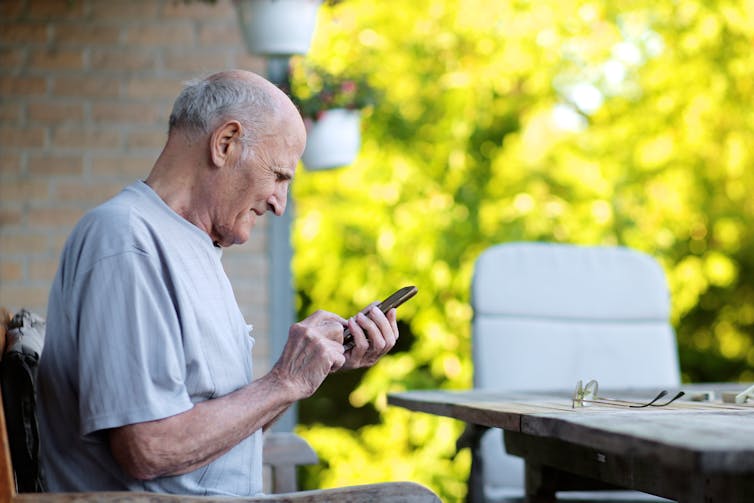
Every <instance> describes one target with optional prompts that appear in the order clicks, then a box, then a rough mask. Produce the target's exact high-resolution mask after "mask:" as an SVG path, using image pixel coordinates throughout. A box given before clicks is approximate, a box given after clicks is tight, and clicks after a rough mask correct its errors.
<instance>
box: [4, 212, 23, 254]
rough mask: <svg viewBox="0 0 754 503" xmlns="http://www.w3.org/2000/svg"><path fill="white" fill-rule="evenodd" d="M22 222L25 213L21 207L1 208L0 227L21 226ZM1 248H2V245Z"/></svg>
mask: <svg viewBox="0 0 754 503" xmlns="http://www.w3.org/2000/svg"><path fill="white" fill-rule="evenodd" d="M22 223H23V213H22V212H21V209H20V208H0V228H1V227H11V226H16V225H19V226H20V225H21V224H22ZM0 240H2V239H0ZM0 249H2V246H0Z"/></svg>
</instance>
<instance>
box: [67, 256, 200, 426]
mask: <svg viewBox="0 0 754 503" xmlns="http://www.w3.org/2000/svg"><path fill="white" fill-rule="evenodd" d="M75 289H76V292H75V294H74V297H75V298H77V299H78V302H76V303H75V304H74V306H73V308H74V309H77V311H78V312H77V313H72V319H74V320H80V321H79V326H78V327H76V334H77V341H76V343H77V350H78V356H79V357H78V362H79V365H78V380H79V383H78V386H77V387H78V389H79V393H80V396H79V411H80V417H81V419H80V421H81V424H80V428H81V433H82V434H83V435H86V434H89V433H92V432H95V431H98V430H102V429H106V428H114V427H118V426H123V425H126V424H132V423H138V422H144V421H151V420H156V419H162V418H165V417H168V416H172V415H175V414H178V413H181V412H185V411H186V410H189V409H190V408H191V407H192V402H191V399H190V397H189V393H188V392H187V390H186V386H185V377H186V376H185V372H186V370H185V369H186V365H185V361H184V359H185V357H184V353H183V349H182V339H181V329H180V328H181V327H180V323H179V317H178V316H177V313H176V307H175V302H174V299H172V295H173V293H172V292H171V291H170V282H169V281H166V274H165V273H164V271H162V266H160V265H159V262H158V261H157V260H155V259H154V258H152V257H150V256H149V255H146V254H144V253H141V252H138V251H131V252H126V253H121V254H117V255H114V256H110V257H107V258H104V259H101V260H99V261H98V262H97V263H95V264H94V266H93V267H92V269H91V270H90V271H89V272H88V273H86V274H85V275H84V276H83V277H82V279H81V281H80V282H79V284H77V285H76V286H75Z"/></svg>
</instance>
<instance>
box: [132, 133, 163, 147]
mask: <svg viewBox="0 0 754 503" xmlns="http://www.w3.org/2000/svg"><path fill="white" fill-rule="evenodd" d="M165 140H167V132H166V131H165V130H157V131H148V130H147V131H145V130H139V131H129V132H128V135H127V136H126V147H127V148H133V149H142V148H152V149H161V148H162V147H163V146H165Z"/></svg>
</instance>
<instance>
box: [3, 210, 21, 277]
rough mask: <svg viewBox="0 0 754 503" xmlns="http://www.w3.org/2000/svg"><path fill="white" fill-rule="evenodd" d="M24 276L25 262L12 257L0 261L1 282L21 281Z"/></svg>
mask: <svg viewBox="0 0 754 503" xmlns="http://www.w3.org/2000/svg"><path fill="white" fill-rule="evenodd" d="M0 213H1V212H0ZM6 239H7V238H6ZM23 277H24V265H23V262H21V261H20V260H11V259H3V260H2V261H0V283H7V282H8V281H19V280H21V279H23Z"/></svg>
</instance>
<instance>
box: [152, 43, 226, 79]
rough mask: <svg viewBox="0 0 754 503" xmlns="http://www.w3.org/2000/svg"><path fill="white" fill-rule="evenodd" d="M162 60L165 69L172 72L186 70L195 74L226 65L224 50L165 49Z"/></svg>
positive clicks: (222, 67)
mask: <svg viewBox="0 0 754 503" xmlns="http://www.w3.org/2000/svg"><path fill="white" fill-rule="evenodd" d="M162 61H163V63H164V65H165V69H166V70H168V71H172V72H187V73H192V74H195V75H197V76H199V75H205V74H209V73H214V72H216V71H219V70H224V69H226V68H227V67H228V64H227V60H226V58H225V53H224V51H217V50H205V49H201V50H200V49H188V50H186V49H181V50H172V51H166V52H165V53H164V54H163V57H162Z"/></svg>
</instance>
